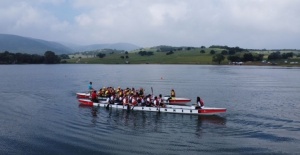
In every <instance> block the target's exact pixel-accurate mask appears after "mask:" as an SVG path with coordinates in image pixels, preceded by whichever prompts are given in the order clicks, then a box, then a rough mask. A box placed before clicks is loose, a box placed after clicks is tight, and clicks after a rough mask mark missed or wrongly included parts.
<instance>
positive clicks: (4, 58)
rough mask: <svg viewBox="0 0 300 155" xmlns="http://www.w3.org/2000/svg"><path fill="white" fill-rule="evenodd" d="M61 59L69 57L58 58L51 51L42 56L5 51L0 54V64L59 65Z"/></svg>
mask: <svg viewBox="0 0 300 155" xmlns="http://www.w3.org/2000/svg"><path fill="white" fill-rule="evenodd" d="M61 58H63V59H68V58H69V57H68V56H67V55H65V54H64V55H61V56H58V55H56V54H55V53H54V52H52V51H46V52H45V53H44V55H38V54H26V53H10V52H8V51H5V52H3V53H0V64H58V63H61Z"/></svg>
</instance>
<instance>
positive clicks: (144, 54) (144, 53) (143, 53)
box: [138, 51, 154, 56]
mask: <svg viewBox="0 0 300 155" xmlns="http://www.w3.org/2000/svg"><path fill="white" fill-rule="evenodd" d="M138 54H139V55H141V56H151V55H154V54H153V52H147V51H139V52H138Z"/></svg>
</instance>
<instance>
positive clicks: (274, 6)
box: [0, 0, 300, 49]
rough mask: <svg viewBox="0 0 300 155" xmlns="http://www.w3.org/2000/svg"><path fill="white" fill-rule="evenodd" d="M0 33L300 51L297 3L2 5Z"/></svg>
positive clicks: (34, 0) (115, 0)
mask: <svg viewBox="0 0 300 155" xmlns="http://www.w3.org/2000/svg"><path fill="white" fill-rule="evenodd" d="M0 33H5V34H15V35H21V36H26V37H33V38H39V39H44V40H49V41H58V42H69V43H75V44H80V45H87V44H96V43H100V44H102V43H119V42H126V43H132V44H135V45H138V46H141V47H151V46H157V45H171V46H195V47H200V46H202V45H204V46H210V45H227V46H234V47H235V46H239V47H241V48H259V49H262V48H266V49H277V48H288V49H300V0H0Z"/></svg>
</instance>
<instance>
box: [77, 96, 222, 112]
mask: <svg viewBox="0 0 300 155" xmlns="http://www.w3.org/2000/svg"><path fill="white" fill-rule="evenodd" d="M78 101H79V102H80V104H81V105H85V106H96V107H105V108H115V109H126V110H135V111H152V112H165V113H179V114H192V115H215V114H221V113H225V112H226V108H214V107H202V108H201V109H195V107H194V106H180V105H166V106H165V107H147V106H129V105H119V104H117V103H114V104H109V103H108V102H101V103H95V102H92V101H91V100H89V99H78Z"/></svg>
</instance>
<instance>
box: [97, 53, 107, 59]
mask: <svg viewBox="0 0 300 155" xmlns="http://www.w3.org/2000/svg"><path fill="white" fill-rule="evenodd" d="M105 56H106V54H104V53H98V54H97V57H99V58H104V57H105Z"/></svg>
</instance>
